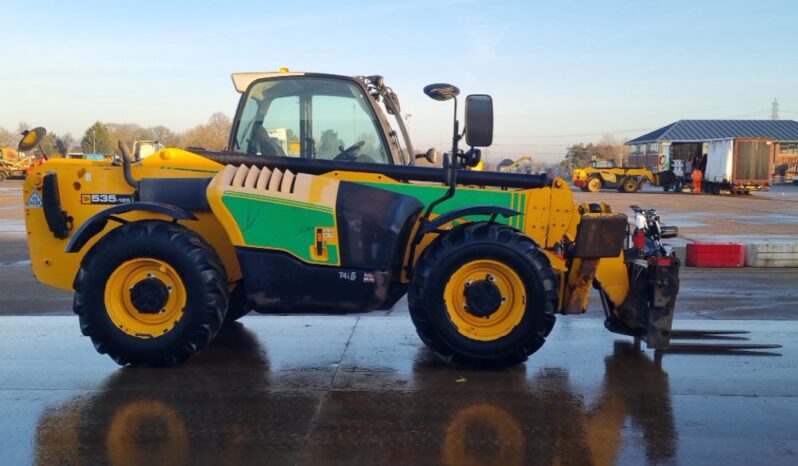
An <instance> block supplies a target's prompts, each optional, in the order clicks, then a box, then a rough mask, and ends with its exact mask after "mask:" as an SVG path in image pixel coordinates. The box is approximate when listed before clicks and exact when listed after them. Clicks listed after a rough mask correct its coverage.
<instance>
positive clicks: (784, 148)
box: [779, 142, 798, 155]
mask: <svg viewBox="0 0 798 466" xmlns="http://www.w3.org/2000/svg"><path fill="white" fill-rule="evenodd" d="M779 154H782V155H798V143H794V142H791V143H783V142H782V143H780V144H779Z"/></svg>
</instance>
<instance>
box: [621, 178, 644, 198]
mask: <svg viewBox="0 0 798 466" xmlns="http://www.w3.org/2000/svg"><path fill="white" fill-rule="evenodd" d="M639 187H640V185H639V184H638V183H637V181H635V180H634V178H624V179H623V180H622V181H621V190H622V191H621V192H624V193H629V194H631V193H635V192H637V189H638V188H639Z"/></svg>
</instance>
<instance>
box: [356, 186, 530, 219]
mask: <svg viewBox="0 0 798 466" xmlns="http://www.w3.org/2000/svg"><path fill="white" fill-rule="evenodd" d="M358 183H360V184H363V185H366V186H371V187H374V188H379V189H384V190H386V191H391V192H395V193H399V194H405V195H407V196H411V197H415V198H416V199H418V200H419V201H421V203H422V204H424V205H425V206H428V205H429V204H431V203H432V202H433V201H435V200H436V199H438V198H440V197H441V196H443V194H444V193H445V192H446V189H447V187H446V186H442V185H423V184H409V183H380V182H373V181H366V182H358ZM514 195H516V193H515V192H514V191H500V190H493V189H469V188H458V189H457V191H456V192H455V195H454V197H453V198H451V199H449V200H446V201H444V202H443V203H441V204H439V205H438V206H437V207H435V211H434V213H436V214H443V213H446V212H447V211H450V210H454V209H460V208H463V207H471V206H476V205H493V206H500V207H509V208H512V206H513V205H514V204H513V200H514ZM474 218H482V219H484V216H482V217H474ZM496 221H498V222H501V223H507V224H510V225H512V218H511V219H509V220H508V219H506V218H504V217H502V216H499V217H498V218H497V219H496Z"/></svg>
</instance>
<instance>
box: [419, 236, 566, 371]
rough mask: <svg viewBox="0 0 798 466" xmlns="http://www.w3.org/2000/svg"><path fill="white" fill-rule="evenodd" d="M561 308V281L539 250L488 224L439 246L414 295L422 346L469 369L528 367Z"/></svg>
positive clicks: (422, 268) (422, 266) (430, 253)
mask: <svg viewBox="0 0 798 466" xmlns="http://www.w3.org/2000/svg"><path fill="white" fill-rule="evenodd" d="M557 302H558V295H557V286H556V279H555V277H554V274H553V272H552V269H551V266H550V264H549V262H548V260H547V258H546V256H545V255H544V254H543V253H542V252H541V251H540V249H539V248H538V247H537V245H536V244H535V243H534V242H533V241H532V240H531V239H530V238H529V237H527V236H525V235H523V234H522V233H521V232H519V231H517V230H514V229H512V228H509V227H507V226H503V225H497V224H491V223H482V222H480V223H471V224H467V225H464V226H461V227H458V228H455V229H453V230H452V231H450V232H447V233H444V234H442V235H441V236H440V237H438V238H437V239H436V240H435V241H433V243H432V244H431V245H430V246H429V247H428V248H427V250H425V251H424V253H423V255H422V257H421V258H420V260H419V262H418V265H417V267H416V270H415V272H414V274H413V280H412V282H411V284H410V290H409V304H410V316H411V317H412V319H413V323H414V324H415V326H416V331H417V332H418V335H419V337H420V338H421V340H422V341H424V343H425V344H426V345H427V346H429V347H430V348H431V349H432V350H433V351H434V352H435V353H436V354H437V355H438V356H439V357H440V358H441V359H443V360H444V361H446V362H448V363H450V364H454V365H463V366H470V367H502V366H508V365H512V364H517V363H520V362H522V361H525V360H526V359H527V357H528V356H529V355H530V354H532V353H534V352H535V351H537V350H538V349H539V348H540V347H541V346H542V345H543V343H544V341H545V337H546V336H547V335H548V334H549V332H550V331H551V329H552V327H553V326H554V320H555V317H554V312H555V310H556V308H557Z"/></svg>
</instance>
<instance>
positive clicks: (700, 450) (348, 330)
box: [0, 181, 798, 465]
mask: <svg viewBox="0 0 798 466" xmlns="http://www.w3.org/2000/svg"><path fill="white" fill-rule="evenodd" d="M575 200H576V201H577V202H597V201H604V202H607V203H609V204H611V205H612V206H613V207H614V210H615V211H618V212H627V213H628V209H627V206H628V205H630V204H639V205H641V206H644V207H647V208H649V207H656V208H657V209H658V211H659V212H660V214H661V215H662V217H663V221H664V223H666V224H675V225H677V226H679V228H680V233H681V236H680V238H677V239H676V240H675V241H673V243H674V244H675V245H677V246H683V245H684V244H686V243H687V242H689V241H693V240H702V239H704V240H705V239H706V238H711V239H713V240H715V241H721V240H722V241H739V242H746V241H763V240H768V241H796V240H798V187H796V186H776V187H774V190H773V191H771V192H769V193H756V194H754V195H751V196H734V197H731V196H708V195H695V196H694V195H690V194H686V193H685V194H673V193H667V194H664V193H662V192H661V191H659V190H655V189H651V188H646V189H645V190H644V191H643V192H640V193H637V194H633V195H630V194H620V193H617V192H612V191H603V192H601V193H582V192H576V193H575ZM20 206H21V183H20V182H19V181H7V182H5V183H0V361H2V362H0V464H11V465H16V464H31V463H33V464H47V465H50V464H70V465H71V464H113V465H133V464H148V465H152V464H170V465H181V464H230V463H232V464H241V463H251V464H280V465H286V464H369V465H371V464H413V465H424V464H444V465H455V464H456V465H471V464H473V465H488V464H501V465H515V464H562V465H565V464H579V465H582V464H597V465H598V464H635V465H636V464H646V463H648V464H691V465H693V464H711V465H715V464H729V465H735V464H761V463H763V464H798V397H797V395H798V360H797V359H796V356H798V325H796V324H795V323H794V322H793V321H795V320H798V307H796V306H795V302H796V298H797V297H798V290H796V288H798V287H796V283H798V269H757V268H742V269H693V268H686V267H683V268H682V270H681V291H680V294H679V298H678V300H677V310H676V316H677V317H676V321H675V324H674V327H675V328H682V329H684V328H688V329H689V328H693V329H695V328H701V329H710V330H718V329H731V330H742V329H745V330H751V331H752V333H751V334H750V335H749V337H750V338H751V342H755V343H777V344H781V345H783V348H781V349H777V350H764V351H758V352H753V351H752V352H733V353H725V354H717V352H713V351H699V352H697V353H695V352H694V353H677V354H674V353H666V354H662V353H657V354H655V353H654V352H652V351H649V350H643V351H640V350H636V349H635V348H634V346H633V345H632V344H631V341H630V340H628V339H625V338H623V337H620V336H618V335H614V334H611V333H609V332H607V331H606V330H605V329H604V328H603V325H602V320H601V317H602V315H601V311H600V305H599V303H598V302H597V301H595V302H591V307H590V310H589V312H588V313H587V314H586V315H585V316H565V317H559V319H558V322H557V325H556V326H555V329H554V331H553V332H552V334H551V336H550V337H549V340H548V342H547V343H546V344H545V345H544V346H543V348H542V349H541V350H540V351H539V352H538V353H536V354H534V355H533V356H532V357H531V358H530V360H529V361H528V362H527V363H525V364H523V365H520V366H517V367H514V368H511V369H507V370H503V371H486V372H470V371H464V370H459V369H455V368H450V367H447V366H445V365H442V364H440V363H439V362H437V361H436V359H435V358H434V356H433V355H432V354H431V353H430V352H429V351H428V350H427V349H425V348H424V347H423V344H422V343H421V342H420V341H419V339H418V337H417V336H416V334H415V331H414V329H413V327H412V323H411V322H410V319H409V317H408V316H407V313H408V312H407V305H406V301H404V300H402V301H400V302H399V303H398V304H397V305H396V306H395V307H394V308H393V309H391V310H390V311H383V312H375V313H371V314H366V315H362V316H358V315H347V316H334V317H327V316H291V317H280V316H274V317H272V316H269V317H266V316H258V315H250V316H247V317H245V318H244V319H242V322H243V325H233V326H231V327H229V328H227V329H225V330H224V331H223V332H222V333H221V334H220V335H219V336H218V337H217V339H216V340H215V341H214V343H213V344H212V345H211V347H210V348H209V349H208V350H206V351H205V352H203V353H201V354H200V355H199V356H197V357H195V358H193V359H192V360H190V361H189V362H188V363H187V364H185V365H183V366H181V367H177V368H170V369H130V368H125V369H121V368H118V367H117V366H116V365H115V364H114V363H113V362H112V361H111V360H110V359H109V358H107V357H106V356H103V355H98V354H97V353H96V352H95V351H94V349H93V347H92V345H91V342H90V341H89V340H88V339H87V338H84V337H82V336H81V335H80V330H79V327H78V322H77V318H76V317H75V316H74V315H72V312H71V307H72V296H71V293H68V292H65V291H62V290H57V289H54V288H50V287H47V286H44V285H41V284H39V283H37V282H36V281H35V279H34V278H33V276H32V274H31V271H30V263H29V261H28V257H27V246H26V244H25V232H24V231H25V230H24V222H23V221H22V209H21V208H20ZM738 341H741V342H745V341H742V340H728V341H721V343H736V342H738ZM704 343H712V341H704Z"/></svg>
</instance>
